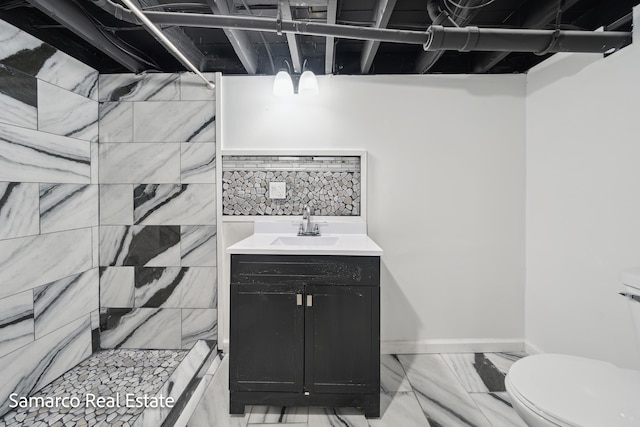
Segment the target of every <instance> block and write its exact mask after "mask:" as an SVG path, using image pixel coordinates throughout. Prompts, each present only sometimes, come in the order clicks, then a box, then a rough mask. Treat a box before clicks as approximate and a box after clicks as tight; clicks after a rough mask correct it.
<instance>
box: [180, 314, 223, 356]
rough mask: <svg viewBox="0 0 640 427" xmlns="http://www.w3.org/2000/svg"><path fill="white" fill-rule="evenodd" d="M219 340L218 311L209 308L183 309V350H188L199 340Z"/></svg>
mask: <svg viewBox="0 0 640 427" xmlns="http://www.w3.org/2000/svg"><path fill="white" fill-rule="evenodd" d="M217 339H218V310H216V309H211V308H209V309H207V308H183V309H182V348H183V349H188V348H191V347H193V345H194V344H195V343H196V342H197V341H198V340H217Z"/></svg>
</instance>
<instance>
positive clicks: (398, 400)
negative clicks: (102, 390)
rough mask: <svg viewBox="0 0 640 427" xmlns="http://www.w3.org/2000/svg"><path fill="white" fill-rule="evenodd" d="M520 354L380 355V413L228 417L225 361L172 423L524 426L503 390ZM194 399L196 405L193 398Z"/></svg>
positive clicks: (275, 410)
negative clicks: (372, 415)
mask: <svg viewBox="0 0 640 427" xmlns="http://www.w3.org/2000/svg"><path fill="white" fill-rule="evenodd" d="M524 355H525V354H523V353H463V354H462V353H461V354H411V355H382V357H381V376H380V378H381V391H380V399H381V416H380V418H378V419H367V418H365V417H364V415H363V413H362V411H361V410H358V409H355V408H338V409H333V408H314V407H311V408H306V407H299V408H286V407H267V406H253V407H247V408H246V413H245V415H244V416H241V415H240V416H235V415H234V416H230V415H229V392H228V384H229V367H228V360H227V358H226V357H225V358H224V359H223V360H222V362H221V363H220V364H219V366H218V367H217V370H216V371H215V372H212V370H210V371H209V375H206V376H205V377H204V379H203V381H202V383H201V384H200V386H199V392H198V393H195V394H194V396H193V398H194V399H193V400H192V402H190V403H191V404H192V405H193V406H194V408H195V409H192V412H191V411H189V417H182V419H181V420H178V422H177V423H176V425H177V426H183V425H187V426H189V427H251V426H252V425H262V426H275V425H277V424H285V425H286V426H288V427H332V426H336V427H337V426H340V427H425V426H430V427H459V426H460V427H464V426H477V427H526V425H525V424H524V422H523V421H522V420H521V419H520V418H519V417H518V415H517V414H516V413H515V411H514V410H513V408H512V407H511V404H510V403H509V398H508V396H507V393H506V392H505V388H504V376H505V374H506V372H507V371H508V369H509V367H510V366H511V364H512V363H513V362H515V361H516V360H517V359H519V358H521V357H523V356H524ZM196 400H197V403H195V401H196Z"/></svg>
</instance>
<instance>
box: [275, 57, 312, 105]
mask: <svg viewBox="0 0 640 427" xmlns="http://www.w3.org/2000/svg"><path fill="white" fill-rule="evenodd" d="M283 63H284V64H286V66H287V68H284V67H282V68H280V71H278V73H277V74H276V77H275V79H274V80H273V94H274V95H276V96H290V95H293V94H295V93H297V94H300V95H317V94H318V79H317V78H316V75H315V74H314V73H313V71H311V70H307V60H306V59H305V61H304V64H303V65H302V69H303V72H302V75H300V76H293V77H292V76H291V68H290V66H289V62H288V61H287V60H286V59H285V60H284V61H283ZM294 80H295V83H294ZM296 83H297V84H296Z"/></svg>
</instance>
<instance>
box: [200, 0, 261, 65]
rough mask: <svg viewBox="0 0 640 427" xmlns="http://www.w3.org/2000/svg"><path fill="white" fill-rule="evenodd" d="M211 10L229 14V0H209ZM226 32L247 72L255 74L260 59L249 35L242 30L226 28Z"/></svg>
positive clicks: (220, 13)
mask: <svg viewBox="0 0 640 427" xmlns="http://www.w3.org/2000/svg"><path fill="white" fill-rule="evenodd" d="M207 3H208V4H209V7H210V8H211V11H212V12H213V13H215V14H219V15H229V4H228V3H227V0H207ZM223 31H224V34H225V35H226V36H227V38H228V39H229V43H231V46H232V47H233V50H234V51H235V52H236V55H238V59H240V62H241V63H242V65H243V66H244V68H245V70H247V74H255V73H256V72H257V70H258V59H257V58H256V52H255V50H254V49H253V46H252V45H251V42H250V41H249V37H248V36H247V34H246V33H245V32H244V31H242V30H235V29H232V28H224V29H223Z"/></svg>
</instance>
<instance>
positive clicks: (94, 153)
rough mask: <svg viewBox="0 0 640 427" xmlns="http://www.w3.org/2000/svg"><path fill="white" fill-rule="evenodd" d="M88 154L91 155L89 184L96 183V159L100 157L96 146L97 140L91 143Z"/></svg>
mask: <svg viewBox="0 0 640 427" xmlns="http://www.w3.org/2000/svg"><path fill="white" fill-rule="evenodd" d="M90 155H91V184H98V178H99V174H98V172H99V167H98V160H99V159H100V147H99V146H98V143H97V142H92V143H91V148H90Z"/></svg>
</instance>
